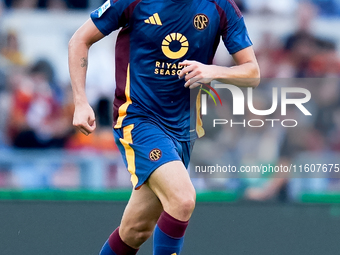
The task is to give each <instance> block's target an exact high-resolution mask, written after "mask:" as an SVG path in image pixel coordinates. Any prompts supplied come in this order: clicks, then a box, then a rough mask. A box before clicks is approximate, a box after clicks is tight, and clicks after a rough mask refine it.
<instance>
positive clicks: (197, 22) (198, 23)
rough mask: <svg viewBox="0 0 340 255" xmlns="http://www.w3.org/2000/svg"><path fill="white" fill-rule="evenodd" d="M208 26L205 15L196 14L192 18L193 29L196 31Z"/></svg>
mask: <svg viewBox="0 0 340 255" xmlns="http://www.w3.org/2000/svg"><path fill="white" fill-rule="evenodd" d="M208 25H209V18H208V16H207V15H205V14H202V13H201V14H197V15H196V16H195V17H194V27H195V28H196V29H197V30H204V29H206V28H207V27H208Z"/></svg>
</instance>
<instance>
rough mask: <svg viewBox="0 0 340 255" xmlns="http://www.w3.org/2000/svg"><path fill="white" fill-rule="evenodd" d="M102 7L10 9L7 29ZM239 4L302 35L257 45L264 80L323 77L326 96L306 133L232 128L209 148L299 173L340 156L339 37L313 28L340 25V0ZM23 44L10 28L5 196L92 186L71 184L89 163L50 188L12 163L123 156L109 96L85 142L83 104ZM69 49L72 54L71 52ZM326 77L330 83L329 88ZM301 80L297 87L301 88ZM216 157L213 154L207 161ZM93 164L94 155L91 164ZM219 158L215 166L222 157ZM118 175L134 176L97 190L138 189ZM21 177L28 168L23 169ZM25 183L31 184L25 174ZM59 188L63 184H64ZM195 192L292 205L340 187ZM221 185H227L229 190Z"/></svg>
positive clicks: (25, 1) (36, 4) (62, 4)
mask: <svg viewBox="0 0 340 255" xmlns="http://www.w3.org/2000/svg"><path fill="white" fill-rule="evenodd" d="M102 2H104V1H100V0H92V1H90V0H88V1H80V0H5V1H0V24H1V23H2V20H3V19H4V17H5V16H6V14H8V13H10V12H15V11H22V10H23V9H25V11H28V12H36V11H38V9H39V11H44V9H47V10H48V11H53V10H58V11H60V12H68V11H70V9H72V10H73V11H74V10H75V9H83V11H85V12H87V13H88V11H89V10H91V9H94V8H95V7H94V6H96V7H97V6H99V5H100V4H101V3H102ZM236 2H237V4H238V5H239V7H240V9H241V10H242V11H243V13H244V14H245V16H246V20H247V17H251V16H258V15H268V17H269V18H270V17H272V16H274V17H282V19H292V18H293V17H297V18H296V26H295V28H294V30H295V32H293V33H290V34H285V33H281V34H280V35H279V36H278V35H276V34H272V33H263V34H262V35H260V38H261V40H260V42H258V43H256V45H255V50H256V54H257V58H258V61H259V64H260V68H261V73H262V77H263V78H271V79H281V80H282V79H289V78H301V79H302V78H315V79H313V80H312V81H314V82H312V81H311V82H310V84H311V85H310V86H309V87H308V89H309V90H310V91H311V92H312V94H314V95H318V97H317V98H314V99H313V100H312V102H311V107H312V108H313V109H315V110H314V112H313V118H312V119H308V120H306V121H304V120H303V119H301V120H302V125H301V126H299V127H298V128H293V129H282V128H281V129H272V130H268V129H266V128H261V129H247V128H246V129H243V131H240V130H239V129H230V128H229V129H228V130H225V131H226V132H222V130H221V132H220V133H219V134H214V135H209V132H207V136H206V137H205V138H204V139H205V140H203V141H204V142H205V143H207V144H209V140H211V141H213V139H216V137H217V138H218V139H219V140H220V141H222V143H221V148H220V149H221V150H220V151H222V152H223V153H224V155H225V156H223V155H222V157H228V158H230V161H234V162H235V160H236V161H237V162H235V164H242V163H245V162H249V161H251V160H253V161H254V162H253V163H262V162H270V163H273V164H278V163H283V164H289V162H292V161H293V160H294V158H297V157H298V156H299V155H301V154H302V153H305V152H311V153H319V154H327V153H328V154H327V155H333V154H332V153H336V152H339V151H340V90H339V80H338V77H339V75H340V58H339V49H338V47H337V46H338V45H337V44H338V41H337V38H335V37H332V35H330V36H328V37H324V36H320V35H318V34H316V33H314V30H313V22H314V21H315V20H317V19H319V20H320V19H325V20H326V21H327V20H328V19H333V20H334V19H337V17H338V16H340V0H311V1H298V0H257V1H254V0H238V1H236ZM84 9H85V10H84ZM339 24H340V20H339ZM250 32H251V31H250ZM334 32H335V33H336V32H337V31H334ZM20 36H21V35H20V33H18V32H17V31H15V30H5V29H3V28H2V27H1V26H0V38H1V39H0V154H2V157H1V155H0V188H20V187H23V188H25V187H26V188H41V187H44V188H46V187H49V188H62V187H68V188H79V187H86V185H81V184H80V183H81V182H80V181H74V182H72V181H69V179H70V178H75V176H78V177H79V176H81V174H80V175H74V174H73V175H72V174H68V173H69V172H72V173H75V172H79V171H80V172H81V171H83V169H84V167H83V166H82V163H80V164H78V163H74V165H73V166H72V167H70V164H66V165H61V166H57V167H55V166H53V167H50V168H48V169H50V170H51V169H57V170H51V174H49V173H48V174H46V171H44V174H43V175H44V176H45V177H46V176H47V177H46V178H47V179H52V181H47V182H46V181H45V182H44V183H45V186H42V185H41V182H39V181H36V182H31V183H30V184H26V182H25V178H26V177H20V176H19V175H20V174H22V173H23V172H25V171H20V170H18V171H17V172H18V176H15V175H16V174H15V173H16V171H15V169H16V164H15V163H17V162H15V160H12V161H6V160H8V157H11V156H7V155H12V156H13V155H14V154H16V153H17V151H18V150H23V149H24V150H35V151H36V154H35V155H36V156H37V157H48V156H47V154H48V152H47V151H48V150H47V149H53V151H55V150H61V151H63V152H65V153H66V154H67V153H69V152H70V151H90V152H92V153H94V154H96V155H118V152H117V148H116V146H115V144H114V140H113V136H112V133H111V115H112V109H111V108H112V106H111V100H112V98H111V97H110V96H109V95H106V96H97V97H95V98H93V99H92V100H91V104H92V105H93V107H94V109H95V111H96V116H97V126H98V129H97V130H96V132H95V133H94V134H93V135H91V136H89V137H85V136H83V135H81V134H80V133H79V132H76V131H75V130H74V128H73V127H72V115H73V101H72V92H71V89H70V86H69V84H68V83H67V82H65V81H61V79H60V78H59V77H58V75H57V72H56V70H55V69H56V67H55V63H53V61H50V59H46V58H41V59H35V60H34V61H30V60H29V59H28V58H27V57H26V56H25V53H24V52H23V51H22V50H21V49H22V42H21V41H20ZM37 43H39V42H37ZM64 47H65V48H67V43H65V45H64ZM216 61H217V62H218V63H219V64H220V63H221V62H224V64H225V65H230V64H231V62H230V59H229V60H228V61H225V60H224V59H222V60H221V59H217V60H216ZM102 64H103V63H102ZM65 65H66V63H65ZM103 65H105V63H104V64H103ZM112 72H113V70H112ZM316 78H317V79H316ZM326 78H327V80H325V79H326ZM89 80H91V77H89ZM271 81H273V80H271ZM296 81H297V80H294V84H295V86H296ZM305 81H306V80H305ZM267 85H268V86H266V85H263V84H262V87H261V88H259V89H260V91H262V92H261V93H263V95H264V96H265V95H268V93H269V95H270V93H271V88H272V86H271V85H270V82H268V84H267ZM304 86H306V84H305V83H304V84H302V85H300V87H304ZM98 89H100V86H99V88H98ZM261 93H259V92H257V94H256V95H257V96H258V97H260V94H261ZM104 94H105V93H104ZM98 95H100V94H98ZM108 96H109V97H108ZM112 97H113V91H112ZM226 97H227V95H226ZM264 101H265V100H264ZM269 101H270V100H269ZM257 103H258V104H259V105H261V104H263V99H261V98H257ZM228 111H229V112H230V109H228V108H226V109H224V115H225V112H228ZM217 114H218V113H217ZM289 114H291V115H294V114H295V113H294V112H290V113H289ZM224 118H225V117H224ZM257 118H258V117H257ZM226 134H228V135H226ZM207 147H209V146H207ZM254 148H256V149H254ZM5 152H6V153H5ZM8 153H10V154H8ZM44 153H45V154H44ZM51 153H52V152H51ZM51 153H50V154H51ZM207 155H210V154H209V153H208V152H207ZM218 156H221V155H218ZM88 157H89V156H88V154H87V155H86V156H85V158H88ZM216 157H217V156H216V155H215V158H216ZM4 158H5V159H6V160H5V159H4ZM13 158H15V157H13ZM211 158H212V159H214V157H211ZM15 159H16V158H15ZM16 160H20V159H16ZM98 160H100V159H98V158H96V160H95V161H96V162H98ZM117 166H118V168H124V167H121V162H120V161H117V162H116V163H115V162H114V163H112V162H111V163H110V164H109V165H108V166H104V167H106V168H107V169H106V170H107V173H102V176H104V177H103V178H104V179H105V180H106V181H105V182H100V181H99V182H98V183H99V184H98V185H97V186H96V187H97V188H98V187H99V188H108V187H115V186H116V185H119V186H129V181H128V179H129V178H128V177H122V180H123V183H117V181H113V179H114V178H115V176H116V175H115V173H116V172H117V169H118V168H117ZM17 168H18V169H22V167H21V166H18V167H17ZM34 168H35V165H34V164H33V165H32V166H31V167H27V166H25V169H26V170H27V169H28V170H27V171H31V172H32V173H33V174H36V175H38V174H37V173H36V172H34ZM85 168H86V167H85ZM13 169H14V170H13ZM27 171H26V172H25V173H27ZM84 171H85V170H84ZM122 171H124V170H122ZM60 172H65V176H64V177H63V178H62V177H60V176H61V174H60ZM124 172H126V171H124ZM126 174H127V173H126ZM108 175H110V176H111V178H109V180H112V183H111V184H110V182H109V181H107V179H108V177H107V176H108ZM22 176H27V175H25V174H23V175H22ZM45 177H44V178H45ZM78 177H77V178H78ZM33 178H34V177H33ZM46 178H45V179H46ZM58 178H59V179H58ZM79 178H81V177H79ZM56 179H57V180H59V181H55V180H56ZM85 179H86V178H85ZM53 180H54V181H53ZM85 182H86V180H85ZM261 182H263V180H261ZM46 183H47V184H46ZM100 183H102V184H100ZM195 183H196V184H197V185H198V186H199V187H201V188H203V189H205V188H221V186H222V187H223V188H226V189H229V190H232V189H235V190H237V189H239V187H240V186H242V187H245V189H244V194H245V197H246V198H248V199H254V200H266V199H272V198H281V200H287V199H288V198H287V194H286V195H284V194H285V193H287V189H288V188H287V187H288V186H289V185H291V187H293V188H291V189H296V190H301V189H302V186H303V185H305V186H306V185H307V186H308V187H309V188H308V191H311V192H312V191H314V190H318V191H322V192H325V191H330V190H340V189H339V187H338V186H339V185H338V183H337V182H336V181H331V179H330V180H328V181H326V182H325V181H324V180H322V181H320V180H315V179H311V180H310V181H308V183H307V184H306V183H303V181H301V180H300V181H299V180H298V181H296V182H295V184H294V183H293V184H292V182H291V180H289V179H288V178H286V177H285V176H280V178H274V179H271V180H269V181H265V183H262V184H261V185H258V183H256V181H254V180H252V181H248V182H247V181H240V179H239V180H238V181H237V184H235V181H231V180H223V179H222V180H219V181H218V182H216V181H215V182H213V181H211V180H203V181H202V180H201V181H196V182H195ZM221 183H222V185H220V184H221ZM254 183H255V184H254ZM217 184H218V185H217ZM253 184H254V185H253ZM321 186H322V187H321ZM294 187H295V188H294ZM318 187H319V188H318ZM297 192H298V191H297ZM282 194H283V195H282ZM282 197H283V198H282Z"/></svg>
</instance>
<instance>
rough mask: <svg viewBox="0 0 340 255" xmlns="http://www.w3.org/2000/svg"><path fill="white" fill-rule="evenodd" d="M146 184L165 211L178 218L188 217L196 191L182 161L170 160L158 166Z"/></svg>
mask: <svg viewBox="0 0 340 255" xmlns="http://www.w3.org/2000/svg"><path fill="white" fill-rule="evenodd" d="M147 184H148V186H149V187H150V189H151V190H152V191H153V192H154V193H155V194H156V196H157V197H158V198H159V199H160V200H161V203H162V205H163V208H164V210H165V211H167V212H168V213H169V212H170V211H172V212H173V214H174V215H172V216H176V215H177V218H178V219H180V220H187V219H186V218H187V217H190V215H191V212H192V210H193V207H194V204H195V200H196V193H195V189H194V186H193V184H192V182H191V180H190V176H189V174H188V172H187V170H186V168H185V166H184V164H183V162H182V161H171V162H168V163H166V164H164V165H162V166H160V167H159V168H158V169H156V170H155V171H154V172H153V173H152V174H151V176H150V178H149V179H148V181H147ZM182 217H184V218H182ZM181 218H182V219H181Z"/></svg>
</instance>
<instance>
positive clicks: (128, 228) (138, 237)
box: [100, 185, 163, 255]
mask: <svg viewBox="0 0 340 255" xmlns="http://www.w3.org/2000/svg"><path fill="white" fill-rule="evenodd" d="M162 211H163V208H162V205H161V203H160V201H159V199H158V198H157V197H156V195H155V194H154V192H153V191H152V190H151V189H150V188H149V187H148V186H147V185H143V186H142V187H141V188H140V189H139V190H133V192H132V195H131V198H130V200H129V202H128V204H127V206H126V208H125V211H124V214H123V218H122V221H121V224H120V227H118V228H117V229H116V230H115V231H114V232H113V233H112V234H111V235H110V237H109V239H108V240H107V241H106V243H105V244H104V246H103V248H102V250H101V252H100V255H130V254H131V255H132V254H136V253H137V251H138V248H139V247H140V246H141V245H142V244H143V243H144V242H145V241H146V240H147V239H148V238H149V237H150V236H151V235H152V232H153V230H154V228H155V225H156V222H157V220H158V218H159V216H160V214H161V213H162Z"/></svg>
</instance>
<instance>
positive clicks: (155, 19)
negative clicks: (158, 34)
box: [144, 13, 162, 26]
mask: <svg viewBox="0 0 340 255" xmlns="http://www.w3.org/2000/svg"><path fill="white" fill-rule="evenodd" d="M144 22H145V23H146V24H152V25H158V26H161V25H162V21H161V19H160V18H159V15H158V13H155V14H153V15H152V16H150V17H149V18H148V19H146V20H144Z"/></svg>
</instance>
